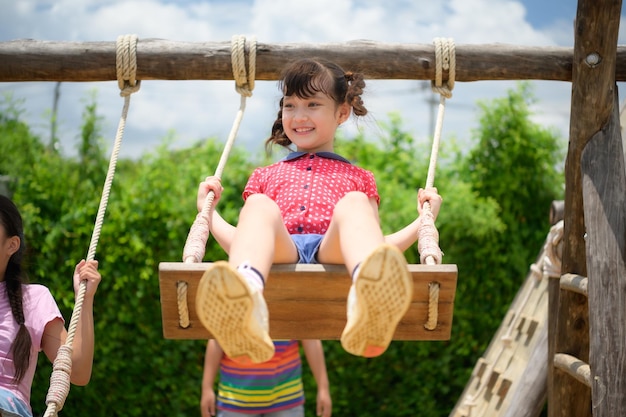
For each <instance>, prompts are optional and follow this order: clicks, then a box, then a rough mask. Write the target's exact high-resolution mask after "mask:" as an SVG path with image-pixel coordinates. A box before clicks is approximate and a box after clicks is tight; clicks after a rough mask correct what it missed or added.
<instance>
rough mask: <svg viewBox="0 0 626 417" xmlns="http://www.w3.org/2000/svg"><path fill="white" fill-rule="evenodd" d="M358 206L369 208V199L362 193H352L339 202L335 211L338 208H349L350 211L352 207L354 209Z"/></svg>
mask: <svg viewBox="0 0 626 417" xmlns="http://www.w3.org/2000/svg"><path fill="white" fill-rule="evenodd" d="M357 205H367V206H369V197H368V196H367V195H366V194H365V193H364V192H361V191H350V192H349V193H347V194H346V195H344V196H343V197H342V198H341V199H340V200H339V201H338V202H337V205H336V206H335V210H337V208H338V207H339V208H340V209H341V208H347V209H348V210H349V209H350V208H351V207H352V208H354V207H355V206H357Z"/></svg>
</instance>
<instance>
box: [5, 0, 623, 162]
mask: <svg viewBox="0 0 626 417" xmlns="http://www.w3.org/2000/svg"><path fill="white" fill-rule="evenodd" d="M575 14H576V1H575V0H550V1H546V0H543V1H538V0H441V1H437V2H434V1H432V0H395V1H394V0H387V1H381V0H316V1H315V2H310V1H307V2H304V1H293V0H236V1H232V0H231V1H228V0H211V1H207V0H184V1H174V0H19V1H8V0H4V1H3V0H0V42H1V41H7V40H13V39H23V38H31V39H37V40H62V41H115V39H116V38H117V36H118V35H122V34H131V33H132V34H137V35H138V37H139V39H140V41H141V39H142V38H161V39H168V40H176V41H191V42H195V41H197V42H200V41H229V40H230V39H231V37H232V35H235V34H243V35H246V36H252V35H255V36H256V37H257V38H258V40H259V42H263V43H292V42H293V43H330V42H346V41H349V40H354V39H368V40H373V41H380V42H392V43H421V44H425V43H432V41H433V39H434V38H435V37H452V38H453V39H454V40H455V42H456V43H457V44H489V43H503V44H513V45H528V46H553V45H558V46H570V47H571V46H573V43H574V35H573V20H574V17H575ZM622 31H623V30H622ZM622 39H624V36H623V35H620V41H621V40H622ZM533 85H534V92H535V95H536V96H537V99H538V102H537V104H536V105H535V106H534V107H533V111H534V116H533V119H534V120H535V121H536V122H537V123H540V124H541V125H542V126H545V127H546V128H551V129H554V130H555V131H557V132H559V133H560V134H561V135H562V136H563V137H564V138H565V137H566V136H567V134H568V130H569V110H570V97H571V85H570V84H569V83H566V82H546V81H537V82H533ZM54 87H55V84H54V83H35V82H25V83H0V94H7V93H10V94H12V95H13V97H14V98H15V99H19V100H24V105H23V108H24V117H25V119H27V120H28V121H29V122H30V123H31V124H32V125H33V126H35V128H36V131H37V132H38V133H39V134H41V135H42V137H43V138H45V139H46V140H47V135H48V134H49V130H50V127H49V124H50V123H49V116H50V110H51V108H52V101H53V92H54ZM514 87H515V83H514V82H508V81H480V82H472V83H456V85H455V89H454V91H453V97H452V98H451V99H450V100H448V101H447V103H448V109H447V111H446V116H445V121H444V128H443V137H444V140H445V138H446V137H452V136H453V137H455V138H457V139H458V140H459V141H460V142H461V143H463V144H467V143H470V141H471V138H472V129H474V128H476V127H477V123H478V120H477V117H478V113H477V107H476V102H477V101H479V100H481V101H483V100H490V99H493V98H497V97H502V96H504V95H505V94H506V91H507V90H508V89H511V88H514ZM93 94H95V95H96V97H97V102H98V111H99V113H100V115H101V116H102V120H103V126H104V131H103V135H104V136H105V140H108V141H110V144H111V146H112V144H113V140H114V137H115V129H116V127H117V123H118V120H119V115H120V113H121V108H122V99H121V98H120V97H119V90H118V88H117V82H115V81H111V82H101V83H63V84H62V85H61V99H60V102H59V114H58V119H59V127H58V129H59V135H60V137H61V146H62V150H63V151H64V152H65V153H68V154H71V153H73V152H74V151H75V148H76V144H77V141H78V137H79V133H80V123H81V113H82V110H83V108H84V105H85V103H86V101H87V100H88V98H89V97H90V96H91V95H93ZM278 97H279V96H278V91H277V89H276V83H275V82H270V81H266V82H258V83H257V84H256V88H255V90H254V95H253V97H251V98H250V99H249V100H248V104H247V108H246V114H245V116H244V120H243V123H242V126H241V129H240V131H239V135H238V139H237V144H239V145H242V146H246V148H248V149H250V150H251V151H252V152H257V151H258V152H260V151H261V150H262V143H263V141H264V139H265V138H266V137H267V135H268V133H269V129H270V127H271V124H272V122H273V120H274V117H275V115H276V110H277V104H278ZM433 97H434V96H433V93H432V92H431V91H430V88H429V87H428V83H427V82H423V81H398V80H393V81H371V82H369V83H368V86H367V88H366V95H365V97H364V100H365V104H366V106H367V107H368V109H369V110H370V119H369V121H368V122H367V123H365V124H362V123H361V124H359V127H358V128H360V129H362V130H364V131H365V133H366V134H367V135H368V136H371V137H372V138H373V139H376V138H377V137H379V136H380V135H382V134H384V132H382V131H381V129H379V128H377V125H378V123H380V122H385V121H386V120H388V116H389V113H390V112H397V113H399V114H400V115H401V117H402V118H403V120H404V121H405V123H404V127H405V128H406V130H407V131H409V132H410V133H412V134H414V136H415V137H416V138H417V139H418V140H422V141H429V137H430V133H431V126H432V112H431V110H432V106H431V105H429V104H428V103H429V101H432V100H433ZM238 107H239V95H238V94H237V93H236V92H235V90H234V82H233V81H232V80H231V81H150V82H144V83H143V84H142V87H141V90H140V91H139V92H138V93H136V94H134V95H133V96H132V99H131V108H130V112H129V116H128V123H127V126H126V132H125V135H124V143H123V144H122V150H121V152H120V154H121V155H122V156H130V157H135V156H138V155H141V154H142V153H144V152H147V151H150V150H151V149H153V148H154V147H155V146H157V145H158V144H160V143H162V141H163V138H164V137H165V136H167V135H172V136H173V145H172V146H187V145H189V144H191V143H192V142H195V141H197V140H200V139H201V138H206V137H212V136H215V137H217V138H218V139H220V140H224V141H225V140H226V138H227V136H228V132H229V131H230V128H231V126H232V122H233V119H234V117H235V114H236V111H237V109H238ZM342 129H344V130H345V131H346V133H348V134H350V133H351V132H354V131H355V130H356V129H357V126H356V125H354V124H352V125H350V124H348V125H346V126H344V127H342ZM564 140H565V139H564Z"/></svg>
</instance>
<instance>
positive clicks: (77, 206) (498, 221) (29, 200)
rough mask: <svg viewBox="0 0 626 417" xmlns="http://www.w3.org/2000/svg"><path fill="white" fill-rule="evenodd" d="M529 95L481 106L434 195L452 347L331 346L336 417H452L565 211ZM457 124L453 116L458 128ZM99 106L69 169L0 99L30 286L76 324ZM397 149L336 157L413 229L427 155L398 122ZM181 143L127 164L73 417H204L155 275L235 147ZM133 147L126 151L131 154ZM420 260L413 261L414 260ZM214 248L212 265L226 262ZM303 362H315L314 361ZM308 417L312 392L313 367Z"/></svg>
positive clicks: (234, 203) (235, 165) (37, 391)
mask: <svg viewBox="0 0 626 417" xmlns="http://www.w3.org/2000/svg"><path fill="white" fill-rule="evenodd" d="M531 102H532V93H531V91H530V90H529V86H528V84H520V85H519V87H518V88H517V89H516V90H512V91H509V93H508V95H507V96H506V97H503V98H501V99H497V100H494V101H493V102H489V103H481V104H479V106H480V119H479V128H478V129H477V130H476V131H475V132H474V136H473V141H472V146H471V148H470V149H466V150H462V149H460V148H458V147H457V146H456V145H455V143H454V141H453V140H451V139H445V140H443V145H442V149H441V151H440V156H439V160H440V162H439V165H438V167H437V176H436V179H435V184H436V185H437V187H438V188H439V191H440V193H441V194H442V196H443V197H444V205H443V208H442V211H441V213H440V215H439V218H438V221H437V225H438V228H439V232H440V245H441V248H442V249H443V250H444V252H445V257H444V262H446V263H454V264H457V265H458V269H459V279H458V288H457V295H456V301H455V311H454V322H453V328H452V337H451V340H449V341H445V342H393V343H392V345H391V346H390V348H389V349H388V351H387V352H386V353H385V354H384V355H383V356H382V357H380V358H376V359H364V358H357V357H353V356H351V355H348V354H347V353H345V352H344V351H343V350H342V348H341V346H340V344H339V342H334V341H326V342H324V347H325V352H326V359H327V366H328V369H329V377H330V382H331V393H332V398H333V414H334V415H338V416H351V415H359V416H364V417H367V416H381V415H393V416H413V415H415V412H416V410H419V413H420V415H421V416H432V417H439V416H447V415H448V414H449V413H450V411H451V410H452V408H453V407H454V405H455V403H456V402H457V400H458V398H459V396H460V394H461V392H462V391H463V388H464V386H465V384H466V383H467V381H468V379H469V376H470V373H471V371H472V369H473V366H474V363H475V362H476V360H477V359H478V358H479V357H480V355H481V354H482V353H483V352H484V350H485V349H486V347H487V345H488V343H489V342H490V340H491V337H492V335H493V334H494V333H495V331H496V329H497V327H498V326H499V324H500V321H501V320H502V317H503V316H504V314H505V312H506V310H507V308H508V305H509V304H510V302H511V301H512V300H513V298H514V296H515V293H516V292H517V290H518V289H519V288H520V285H521V283H522V281H523V279H524V278H525V276H526V273H527V271H528V268H529V265H530V264H531V263H532V262H533V261H534V260H535V256H536V254H537V253H538V252H539V250H540V249H541V247H542V245H543V242H544V240H545V236H546V234H547V232H548V231H549V223H548V209H549V206H550V203H551V202H552V200H555V199H560V198H562V193H563V190H562V184H563V176H562V170H561V168H560V167H561V166H562V162H563V149H562V145H561V143H560V140H559V138H558V137H557V136H556V135H555V134H554V133H553V132H551V131H549V130H546V129H544V128H542V127H540V126H538V125H536V124H534V123H533V122H531V121H530V111H529V105H530V104H531ZM449 117H453V116H449ZM99 123H100V120H99V118H98V116H97V107H96V105H95V101H93V102H91V103H90V104H88V105H87V106H86V108H85V111H84V124H83V127H82V131H81V136H80V143H79V144H78V146H77V149H78V150H79V151H78V155H77V156H76V157H67V156H63V155H62V154H60V153H59V152H58V151H57V150H55V149H53V148H51V147H50V146H48V145H46V144H45V143H44V142H43V141H42V140H41V138H38V137H36V136H34V135H33V134H32V133H31V130H30V129H29V127H28V126H27V125H25V124H24V123H23V122H21V121H20V108H19V103H16V102H15V101H14V100H11V99H6V98H5V100H3V101H2V102H0V148H1V149H2V153H1V154H0V175H7V176H9V178H10V184H9V185H10V189H11V191H12V193H13V199H14V201H15V202H16V203H17V204H18V206H19V207H20V208H21V211H22V214H23V216H24V219H25V226H26V240H27V243H28V244H29V255H30V256H29V258H28V261H29V264H28V271H29V274H30V278H31V281H32V282H40V283H43V284H45V285H47V286H48V287H49V288H50V289H51V291H52V293H53V295H54V296H55V298H56V299H57V301H58V303H59V305H60V306H61V308H62V312H63V314H64V316H65V317H66V320H67V321H68V322H69V318H70V316H71V313H72V308H73V302H74V300H73V291H72V284H71V274H72V271H73V268H74V265H75V263H76V262H77V261H78V260H80V259H82V258H84V257H86V255H87V250H88V247H89V243H90V240H91V234H92V232H93V228H94V220H95V215H96V213H97V209H98V204H99V202H100V197H101V193H102V186H103V183H104V178H105V175H106V171H107V164H108V154H107V152H106V146H105V143H106V141H104V140H103V139H102V138H101V137H100V130H99ZM382 131H383V133H384V135H383V136H384V137H382V138H375V139H376V140H372V138H365V137H363V136H358V137H356V138H353V139H350V140H345V139H341V138H340V139H339V140H338V142H337V147H336V150H337V152H338V153H340V154H342V155H343V156H345V157H347V158H348V159H350V160H352V161H354V162H355V163H356V164H358V165H359V166H362V167H364V168H367V169H370V170H372V171H373V172H374V173H375V175H376V178H377V183H378V186H379V192H380V194H381V198H382V204H381V220H382V223H383V229H384V231H385V232H392V231H395V230H397V229H399V228H401V227H402V226H404V225H405V224H407V223H409V222H410V221H412V220H413V219H414V217H415V216H416V195H417V193H416V189H417V188H418V187H420V186H423V184H425V179H426V178H425V177H426V173H427V169H428V161H429V153H430V144H428V145H426V144H419V143H416V142H415V141H414V140H413V138H412V137H411V136H410V135H409V134H408V133H407V132H405V131H403V129H402V121H401V120H400V119H399V118H398V117H392V118H391V122H390V123H389V124H388V125H385V126H382ZM171 142H172V138H168V139H166V140H164V142H163V145H162V146H161V147H159V148H158V149H155V150H154V151H153V152H151V153H148V154H145V155H143V156H142V157H141V158H139V159H138V160H122V161H119V162H118V165H117V171H116V177H115V181H114V183H113V188H112V190H111V197H110V199H109V203H108V208H107V212H106V216H105V222H104V225H103V228H102V232H101V236H100V240H99V243H98V249H97V252H96V259H98V260H99V262H100V270H101V272H102V276H103V280H102V283H101V285H100V288H99V290H98V293H97V295H96V305H95V312H94V314H95V326H96V339H97V340H96V352H95V358H96V359H95V363H94V372H93V377H92V380H91V382H90V384H89V385H88V386H86V387H72V390H71V391H70V395H69V397H68V399H67V402H66V404H65V407H64V409H63V410H62V412H61V414H62V415H66V416H81V415H87V414H88V415H90V416H93V417H98V416H112V415H113V416H117V415H124V416H142V417H147V416H163V415H168V416H189V415H198V414H199V410H198V405H199V397H200V387H201V375H202V364H203V358H204V348H205V345H206V342H204V341H172V340H165V339H164V338H163V336H162V328H161V310H160V308H161V307H160V303H159V297H160V295H159V288H158V264H159V262H161V261H175V262H178V261H180V259H181V255H182V248H183V246H184V242H185V239H186V236H187V233H188V231H189V227H190V225H191V223H192V222H193V219H194V217H195V214H196V208H195V195H196V189H197V184H198V183H199V181H200V180H202V178H204V177H205V176H206V175H208V174H211V173H213V171H214V169H215V167H216V166H217V163H218V160H219V157H220V154H221V152H222V144H221V143H220V141H218V140H215V139H206V140H201V141H199V142H198V143H197V144H196V145H194V146H192V147H190V148H186V149H173V148H172V147H171V146H170V144H171ZM122 146H123V145H122ZM267 161H268V160H267V158H259V157H256V158H253V157H252V156H251V155H249V154H248V153H247V152H246V151H244V150H242V149H239V148H237V147H235V148H234V150H233V151H232V153H231V156H230V158H229V162H228V167H227V169H226V172H225V174H224V181H223V182H224V184H225V185H226V186H225V191H224V194H223V197H222V199H221V201H220V206H219V209H220V211H221V212H222V215H223V216H224V217H225V218H226V219H227V220H229V221H231V222H236V219H237V213H238V210H239V208H240V207H241V197H240V193H241V190H242V189H243V186H244V185H245V181H246V179H247V177H248V175H249V173H250V172H251V170H252V169H253V167H254V166H256V165H257V164H261V163H266V162H267ZM406 255H407V259H408V260H409V262H411V263H418V262H419V256H418V254H417V250H416V248H411V249H409V250H408V251H407V252H406ZM224 257H225V254H224V252H223V251H222V250H221V249H220V248H219V246H217V244H216V243H215V242H214V241H213V240H212V239H210V240H209V244H208V246H207V252H206V256H205V259H207V260H215V259H223V258H224ZM305 362H306V361H305ZM50 370H51V365H50V364H49V363H48V361H47V359H46V358H45V357H44V355H40V361H39V368H38V372H37V374H36V377H35V381H34V386H33V393H32V405H33V409H34V411H35V415H38V414H41V413H43V412H44V411H45V395H46V392H47V390H48V387H49V376H50ZM304 380H305V387H307V389H306V394H307V415H310V416H313V415H315V413H314V409H315V407H314V404H315V388H314V387H315V383H314V380H313V378H312V376H311V373H310V372H309V370H308V367H307V365H306V363H305V370H304Z"/></svg>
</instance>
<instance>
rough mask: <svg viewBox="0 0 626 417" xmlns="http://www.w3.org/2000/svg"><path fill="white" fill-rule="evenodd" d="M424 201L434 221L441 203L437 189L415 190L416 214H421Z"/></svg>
mask: <svg viewBox="0 0 626 417" xmlns="http://www.w3.org/2000/svg"><path fill="white" fill-rule="evenodd" d="M426 201H428V202H429V203H430V212H431V213H432V214H433V217H434V218H435V220H436V219H437V215H438V214H439V208H440V207H441V202H442V201H443V199H442V198H441V196H440V195H439V193H437V187H429V188H426V189H424V188H420V189H419V190H417V212H418V213H419V214H422V208H423V206H424V203H425V202H426Z"/></svg>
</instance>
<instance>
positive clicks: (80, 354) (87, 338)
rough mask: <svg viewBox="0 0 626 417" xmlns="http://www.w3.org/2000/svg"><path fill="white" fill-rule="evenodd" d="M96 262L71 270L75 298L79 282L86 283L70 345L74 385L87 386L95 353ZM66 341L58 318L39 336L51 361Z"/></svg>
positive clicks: (98, 276)
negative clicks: (74, 332)
mask: <svg viewBox="0 0 626 417" xmlns="http://www.w3.org/2000/svg"><path fill="white" fill-rule="evenodd" d="M100 279H101V276H100V273H99V272H98V261H94V260H92V261H89V262H87V261H85V260H82V261H80V262H79V263H78V265H76V269H75V270H74V293H75V295H78V291H79V288H80V287H79V285H80V282H81V281H87V287H86V288H85V297H84V299H83V306H82V310H81V312H80V318H79V321H78V325H77V327H76V334H75V336H74V340H73V343H72V374H71V376H70V381H71V382H72V384H75V385H87V383H88V382H89V380H90V379H91V370H92V366H93V350H94V326H93V300H94V295H95V293H96V289H97V288H98V284H99V283H100ZM66 340H67V330H66V329H65V327H64V326H63V322H62V321H61V319H55V320H52V321H51V322H49V323H48V324H47V325H46V327H45V329H44V334H43V337H42V341H41V344H42V348H43V351H44V353H45V354H46V356H47V357H48V359H50V361H51V362H54V360H55V359H56V357H57V353H58V350H59V347H60V346H61V345H63V344H65V341H66Z"/></svg>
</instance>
